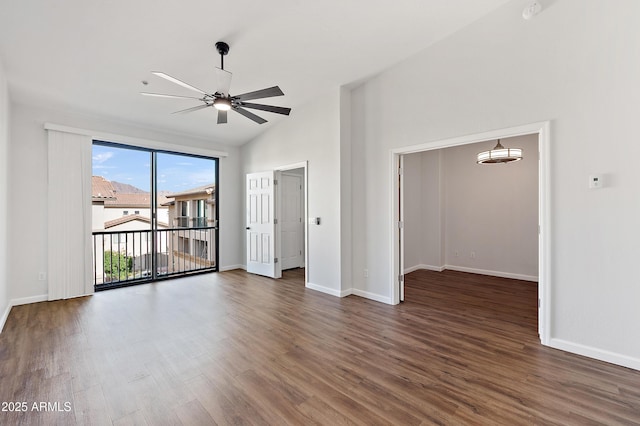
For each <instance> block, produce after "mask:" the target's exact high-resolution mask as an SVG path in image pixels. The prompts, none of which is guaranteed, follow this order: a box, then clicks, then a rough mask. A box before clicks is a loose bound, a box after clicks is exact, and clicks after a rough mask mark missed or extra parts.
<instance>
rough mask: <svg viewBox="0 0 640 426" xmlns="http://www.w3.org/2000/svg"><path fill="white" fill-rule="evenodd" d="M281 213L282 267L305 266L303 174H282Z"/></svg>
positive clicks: (279, 186)
mask: <svg viewBox="0 0 640 426" xmlns="http://www.w3.org/2000/svg"><path fill="white" fill-rule="evenodd" d="M278 188H279V189H280V191H279V195H280V198H279V202H280V203H281V204H280V206H281V213H279V214H278V216H279V218H278V219H279V220H280V223H279V224H280V235H281V238H280V241H281V244H282V245H281V252H282V253H281V256H280V257H281V259H282V262H281V264H282V269H283V270H284V269H291V268H299V267H301V266H304V262H303V256H302V247H303V242H304V235H303V223H302V176H300V175H294V174H285V173H283V174H282V175H281V179H280V183H279V185H278Z"/></svg>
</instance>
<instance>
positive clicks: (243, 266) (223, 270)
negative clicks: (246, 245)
mask: <svg viewBox="0 0 640 426" xmlns="http://www.w3.org/2000/svg"><path fill="white" fill-rule="evenodd" d="M234 269H244V270H245V271H246V270H247V266H246V265H227V266H221V267H219V268H218V271H220V272H225V271H233V270H234Z"/></svg>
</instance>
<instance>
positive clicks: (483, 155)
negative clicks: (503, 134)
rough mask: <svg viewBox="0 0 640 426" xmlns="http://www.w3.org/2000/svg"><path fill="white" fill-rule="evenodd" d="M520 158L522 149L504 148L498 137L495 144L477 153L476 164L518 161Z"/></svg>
mask: <svg viewBox="0 0 640 426" xmlns="http://www.w3.org/2000/svg"><path fill="white" fill-rule="evenodd" d="M520 160H522V149H520V148H505V147H503V146H502V144H501V143H500V139H498V143H497V144H496V146H495V147H494V148H493V149H491V150H489V151H483V152H480V153H479V154H478V160H477V163H478V164H507V163H511V162H512V161H520Z"/></svg>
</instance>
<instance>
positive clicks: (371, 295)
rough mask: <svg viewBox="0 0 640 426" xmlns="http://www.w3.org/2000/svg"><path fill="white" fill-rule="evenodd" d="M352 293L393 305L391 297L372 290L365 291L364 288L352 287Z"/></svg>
mask: <svg viewBox="0 0 640 426" xmlns="http://www.w3.org/2000/svg"><path fill="white" fill-rule="evenodd" d="M351 294H353V295H355V296H360V297H364V298H365V299H370V300H373V301H376V302H381V303H386V304H387V305H391V304H392V303H391V298H390V297H385V296H381V295H379V294H375V293H371V292H368V291H364V290H359V289H357V288H353V289H351Z"/></svg>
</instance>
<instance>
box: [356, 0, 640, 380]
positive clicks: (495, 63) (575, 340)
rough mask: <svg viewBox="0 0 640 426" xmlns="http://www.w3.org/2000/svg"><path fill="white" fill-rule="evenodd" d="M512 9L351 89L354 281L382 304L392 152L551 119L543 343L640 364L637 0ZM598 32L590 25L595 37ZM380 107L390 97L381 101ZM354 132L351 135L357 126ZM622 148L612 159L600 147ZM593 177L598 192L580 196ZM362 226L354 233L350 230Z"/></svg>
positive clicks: (578, 0) (386, 288) (567, 0)
mask: <svg viewBox="0 0 640 426" xmlns="http://www.w3.org/2000/svg"><path fill="white" fill-rule="evenodd" d="M522 7H523V6H522V2H520V1H515V0H514V1H512V2H510V3H508V4H506V5H505V6H504V7H501V8H499V9H497V10H495V11H494V12H492V13H491V14H489V15H487V16H486V17H485V18H483V19H480V20H478V21H476V22H475V23H473V24H472V25H470V26H469V27H467V28H465V29H463V30H461V31H459V32H458V33H456V34H454V35H452V36H451V37H449V38H448V39H446V40H444V41H442V42H440V43H438V44H436V45H434V46H432V47H431V48H429V49H427V50H425V51H424V52H422V53H420V54H418V55H416V56H414V57H412V58H410V59H408V60H407V61H405V62H403V63H400V64H398V65H397V66H395V67H394V68H392V69H390V70H388V71H387V72H385V73H383V74H381V75H379V76H378V77H376V78H373V79H371V80H369V81H368V82H366V83H365V84H363V85H362V86H361V87H359V88H357V89H355V90H354V91H353V92H352V98H351V102H352V108H351V112H352V115H353V117H352V118H353V120H352V125H353V129H352V144H354V145H357V146H358V147H359V148H360V149H362V152H361V155H362V157H363V158H364V159H365V161H362V162H358V163H356V162H355V161H354V168H353V169H352V173H353V174H354V176H355V175H358V176H359V177H358V178H356V177H354V178H353V192H354V193H363V194H365V198H364V199H363V200H361V199H356V198H355V197H354V199H353V200H354V202H356V203H362V204H361V205H358V206H356V205H354V206H353V209H354V211H355V210H359V211H366V212H367V217H366V220H364V221H362V223H357V222H355V221H354V222H353V227H354V235H355V234H359V235H365V236H366V237H365V238H364V239H362V240H358V239H355V238H354V247H353V251H354V253H356V252H362V253H365V255H364V256H363V257H362V258H361V257H355V256H354V264H353V269H354V270H362V269H363V268H369V273H370V276H369V279H368V280H367V281H364V280H357V281H356V285H358V286H361V288H362V289H363V290H365V291H368V292H371V293H374V294H378V295H381V296H384V297H390V292H391V288H392V286H391V283H390V282H389V280H390V276H391V272H390V261H389V253H390V238H389V235H390V234H389V232H388V231H385V230H388V229H389V226H390V223H391V218H390V211H391V205H390V196H389V194H390V193H391V187H390V185H391V182H392V179H391V176H390V167H389V164H390V152H389V151H390V149H391V148H397V147H403V146H409V145H414V144H421V143H425V142H429V141H438V140H443V139H447V138H451V137H456V136H462V135H468V134H474V133H481V132H485V131H488V130H493V129H503V128H508V127H513V126H518V125H522V124H526V123H533V122H540V121H544V120H552V126H551V129H552V130H551V150H550V158H551V170H550V175H551V188H552V192H551V195H550V196H551V212H550V217H551V223H550V229H551V232H552V234H551V250H552V251H551V257H550V268H551V271H550V278H551V282H550V283H549V285H550V288H551V294H549V300H550V302H551V307H550V309H551V317H552V322H551V327H550V330H549V331H550V335H551V344H552V345H554V346H556V347H563V348H566V349H571V350H573V351H576V352H580V353H584V354H588V355H591V356H596V357H600V358H601V359H609V360H612V361H614V362H618V363H623V364H626V365H629V366H634V367H635V368H640V339H636V338H635V336H637V334H638V326H637V324H640V309H638V307H637V301H638V300H640V285H638V283H639V281H640V276H639V273H638V272H637V271H636V269H635V268H633V265H634V264H635V258H636V257H637V253H638V250H637V246H638V244H637V239H636V238H635V236H636V235H638V234H640V222H639V221H638V220H637V218H638V217H640V197H638V190H639V189H640V168H638V167H637V158H639V157H640V143H637V128H636V122H637V114H638V108H637V106H638V105H640V85H639V84H638V75H640V55H637V52H638V51H640V30H638V25H637V16H639V15H640V2H637V1H634V0H616V1H604V0H588V1H585V0H564V1H556V2H551V3H549V4H547V7H546V9H545V10H544V11H543V12H542V13H541V14H540V15H538V16H537V17H536V18H535V19H532V20H530V21H525V20H523V19H522V18H521V13H522ZM596 29H597V30H596ZM380 99H384V100H385V102H380ZM356 124H357V126H356ZM614 148H624V153H623V154H620V155H615V154H614V155H608V154H606V151H607V149H611V150H612V149H614ZM591 173H603V174H604V175H605V178H606V179H607V186H606V187H605V188H603V189H600V190H595V191H594V190H589V189H588V188H587V177H588V176H589V174H591ZM356 227H360V228H361V229H355V228H356Z"/></svg>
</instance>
